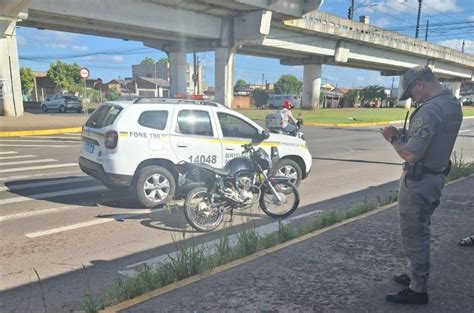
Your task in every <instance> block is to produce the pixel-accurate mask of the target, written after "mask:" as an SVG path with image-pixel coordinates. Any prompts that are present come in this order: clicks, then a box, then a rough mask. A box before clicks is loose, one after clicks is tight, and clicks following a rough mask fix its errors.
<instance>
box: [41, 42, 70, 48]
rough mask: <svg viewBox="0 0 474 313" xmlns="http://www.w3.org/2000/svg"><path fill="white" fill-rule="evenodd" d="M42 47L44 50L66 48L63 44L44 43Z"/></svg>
mask: <svg viewBox="0 0 474 313" xmlns="http://www.w3.org/2000/svg"><path fill="white" fill-rule="evenodd" d="M44 46H45V47H46V48H51V49H66V48H67V46H66V44H64V43H57V42H55V43H45V44H44Z"/></svg>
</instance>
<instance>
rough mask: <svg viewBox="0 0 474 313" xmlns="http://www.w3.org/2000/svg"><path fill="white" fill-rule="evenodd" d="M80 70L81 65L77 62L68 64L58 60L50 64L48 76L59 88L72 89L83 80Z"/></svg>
mask: <svg viewBox="0 0 474 313" xmlns="http://www.w3.org/2000/svg"><path fill="white" fill-rule="evenodd" d="M80 70H81V67H80V66H79V65H78V64H76V63H74V64H66V63H63V62H61V61H59V60H58V61H56V63H53V64H51V65H50V66H49V69H48V77H49V79H50V80H51V81H52V82H53V83H54V85H56V87H57V88H59V89H61V90H64V91H72V90H75V89H77V85H79V83H80V82H81V76H80V74H79V71H80Z"/></svg>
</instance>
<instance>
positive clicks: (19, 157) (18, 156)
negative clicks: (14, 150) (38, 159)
mask: <svg viewBox="0 0 474 313" xmlns="http://www.w3.org/2000/svg"><path fill="white" fill-rule="evenodd" d="M35 156H36V155H33V154H24V155H15V156H7V157H0V160H13V159H23V158H32V157H35Z"/></svg>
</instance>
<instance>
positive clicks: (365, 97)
mask: <svg viewBox="0 0 474 313" xmlns="http://www.w3.org/2000/svg"><path fill="white" fill-rule="evenodd" d="M359 95H360V100H361V102H363V103H367V104H369V103H370V102H371V101H373V100H385V99H386V98H387V95H386V94H385V88H384V87H382V86H376V85H373V86H367V87H365V88H364V89H362V90H361V91H360V93H359Z"/></svg>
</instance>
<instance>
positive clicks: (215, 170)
mask: <svg viewBox="0 0 474 313" xmlns="http://www.w3.org/2000/svg"><path fill="white" fill-rule="evenodd" d="M193 165H195V166H198V167H200V168H202V169H205V170H207V171H209V172H212V173H215V174H217V175H220V176H228V175H229V174H230V169H228V168H227V167H224V168H217V167H214V166H211V165H209V164H206V163H193Z"/></svg>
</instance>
